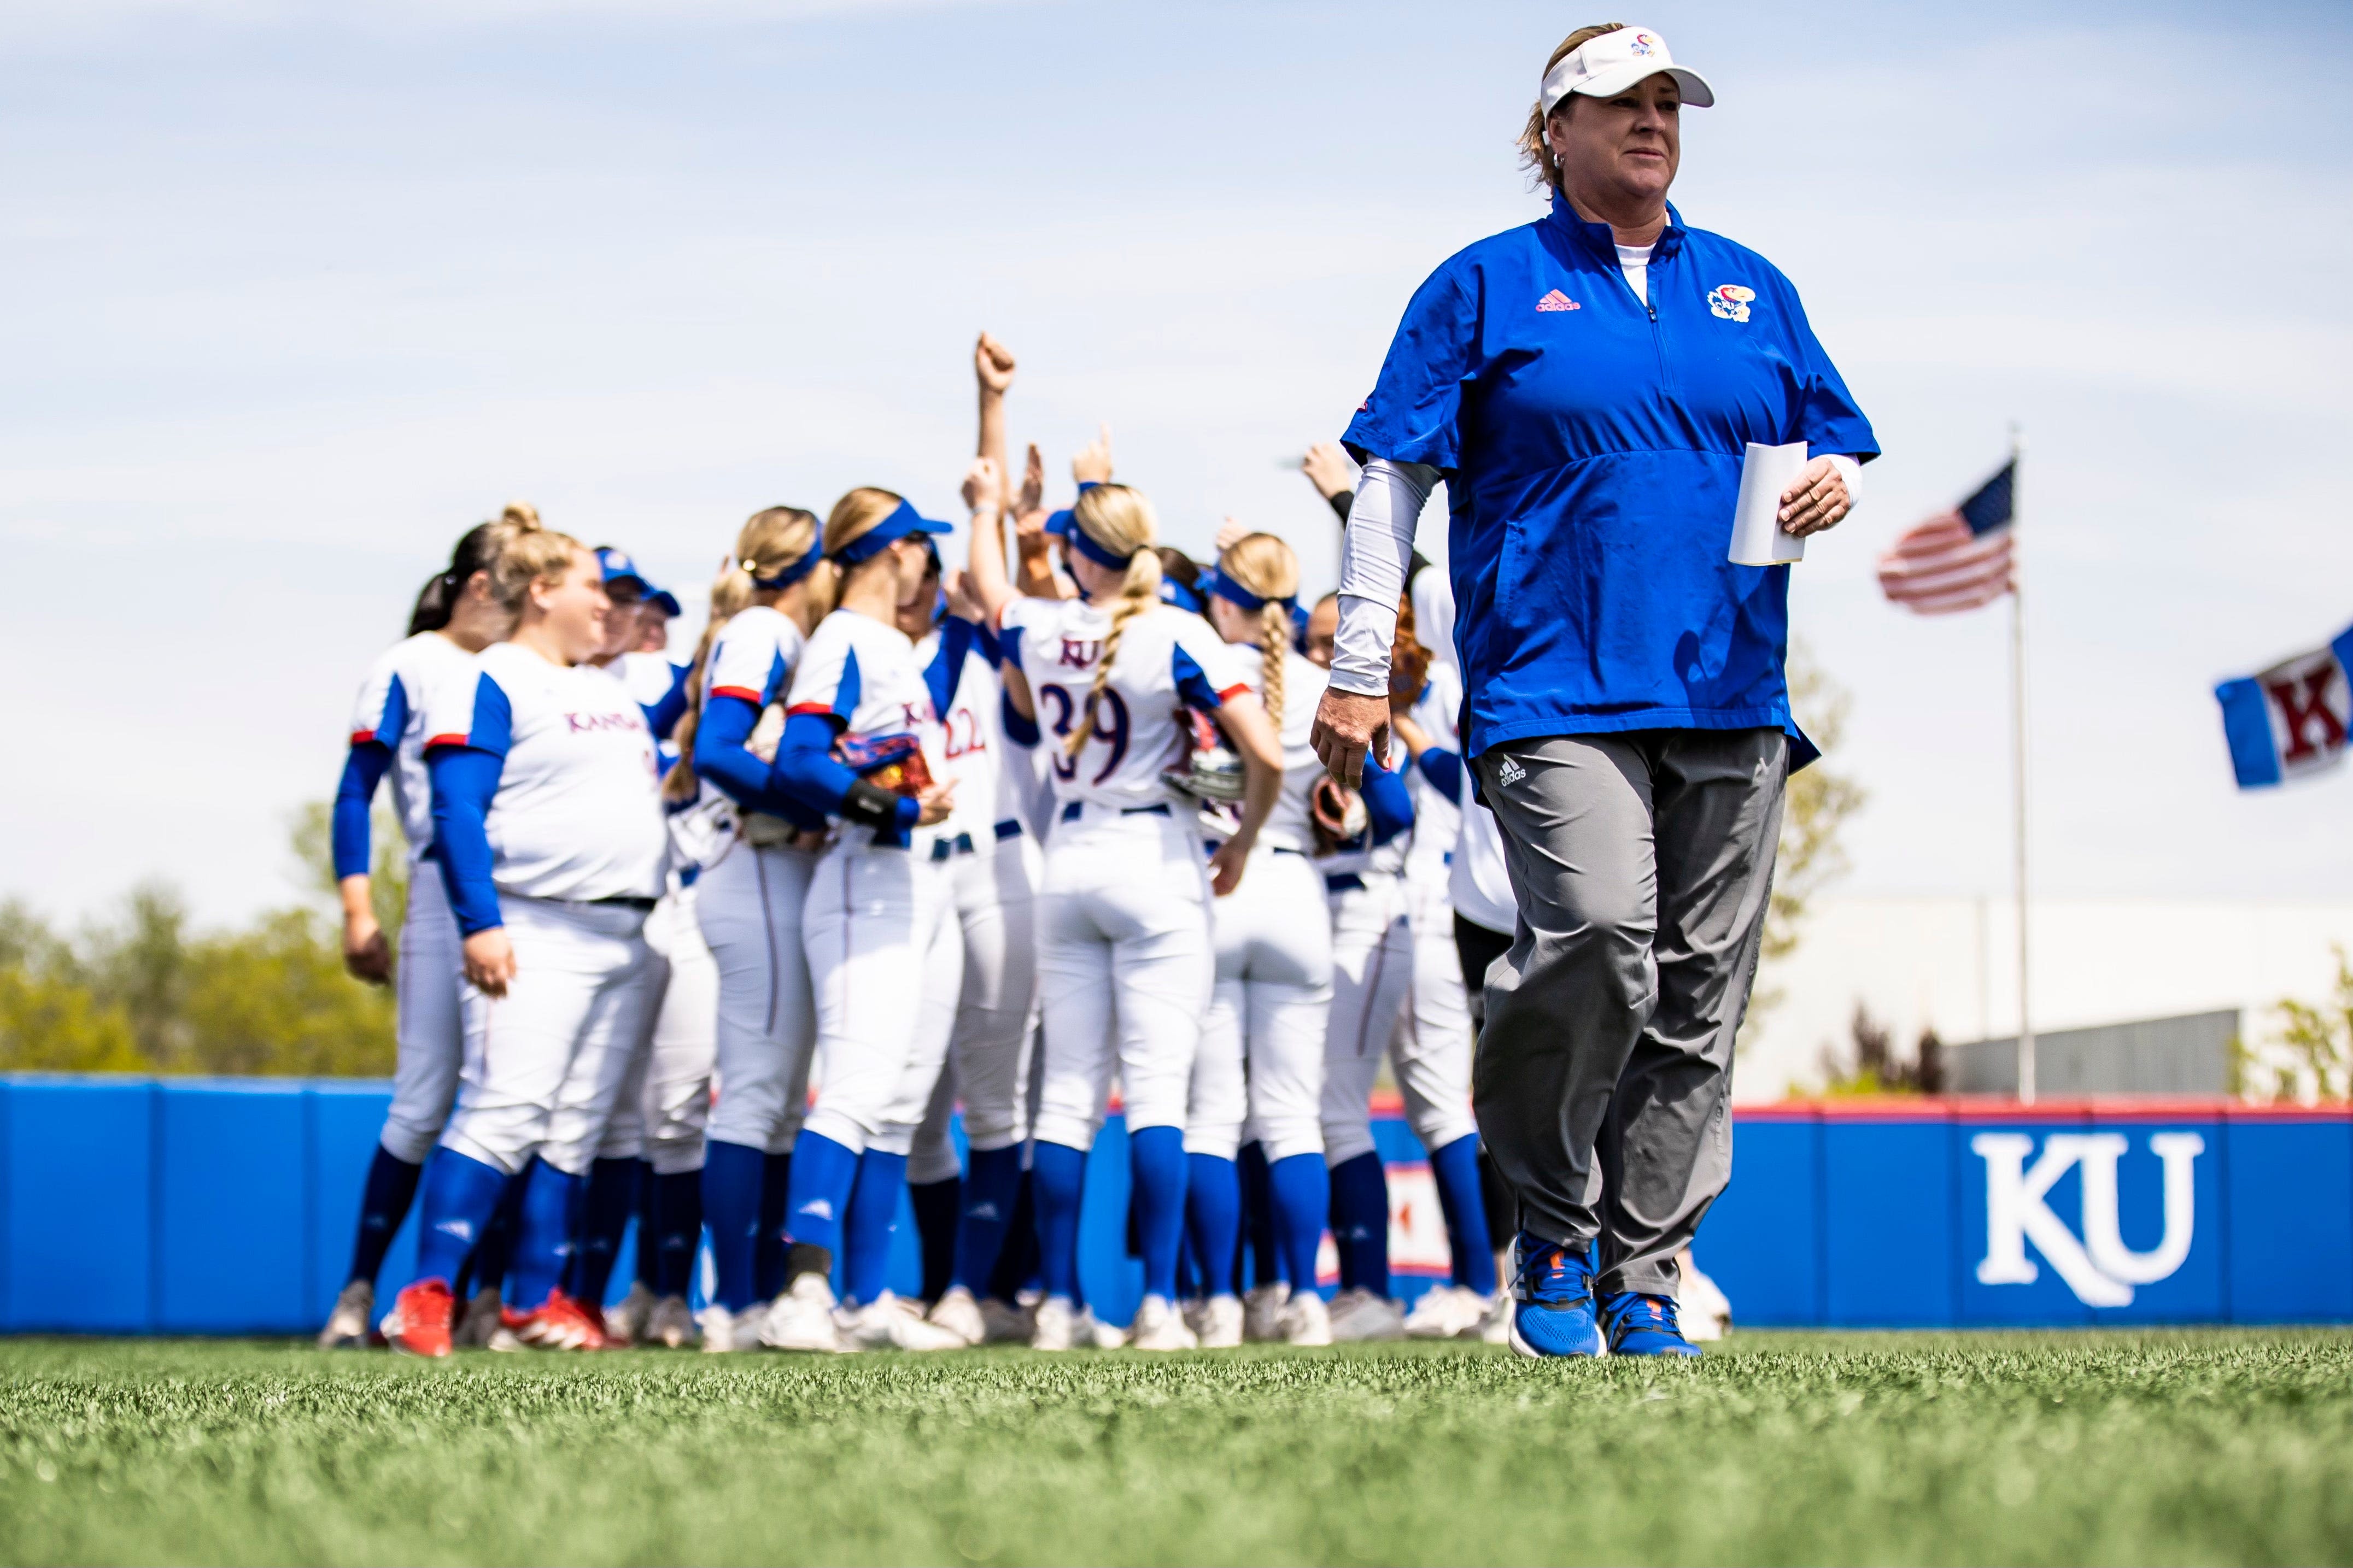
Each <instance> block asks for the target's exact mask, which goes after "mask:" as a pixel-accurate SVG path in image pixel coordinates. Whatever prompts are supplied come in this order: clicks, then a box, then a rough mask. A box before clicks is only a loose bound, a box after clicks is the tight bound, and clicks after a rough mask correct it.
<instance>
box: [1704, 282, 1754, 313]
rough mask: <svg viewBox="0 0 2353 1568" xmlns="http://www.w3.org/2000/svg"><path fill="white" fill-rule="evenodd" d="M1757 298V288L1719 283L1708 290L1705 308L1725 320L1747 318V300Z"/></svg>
mask: <svg viewBox="0 0 2353 1568" xmlns="http://www.w3.org/2000/svg"><path fill="white" fill-rule="evenodd" d="M1755 298H1757V290H1756V289H1748V288H1744V287H1743V286H1741V285H1740V284H1737V283H1719V284H1717V285H1716V286H1715V288H1714V289H1709V290H1708V295H1707V308H1708V310H1710V311H1712V312H1713V313H1715V314H1716V315H1719V316H1722V317H1723V318H1724V319H1725V321H1746V320H1747V319H1748V301H1749V300H1754V299H1755Z"/></svg>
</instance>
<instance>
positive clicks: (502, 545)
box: [408, 500, 539, 637]
mask: <svg viewBox="0 0 2353 1568" xmlns="http://www.w3.org/2000/svg"><path fill="white" fill-rule="evenodd" d="M538 526H539V509H538V508H536V507H534V506H533V505H532V504H531V503H530V502H529V501H520V500H517V501H509V502H508V503H507V504H506V508H505V510H503V511H501V512H500V514H499V516H498V518H497V520H496V521H491V522H478V523H476V524H475V525H474V526H473V527H471V528H470V529H468V530H467V531H465V532H464V533H463V534H461V535H459V539H458V547H457V548H456V549H455V550H453V551H451V552H449V565H448V569H447V570H446V571H442V572H438V573H436V574H434V575H432V576H430V577H428V578H427V579H426V580H425V586H424V587H423V588H421V589H419V590H417V603H416V605H414V606H412V607H411V608H410V610H409V612H408V635H409V636H410V637H415V636H416V635H417V633H419V632H438V631H439V630H441V629H442V628H443V627H445V626H448V624H449V616H450V615H451V614H452V613H453V612H454V611H455V610H456V609H457V607H458V595H460V594H463V593H464V592H465V591H466V584H468V583H470V582H472V581H473V579H474V574H476V573H477V572H487V573H489V574H491V588H492V591H493V592H494V593H495V592H496V591H497V588H498V565H499V558H500V557H501V555H503V554H504V553H505V552H506V549H507V546H508V545H509V544H511V543H512V542H513V541H514V538H515V536H516V535H517V534H519V533H522V532H524V531H527V530H531V529H536V528H537V527H538Z"/></svg>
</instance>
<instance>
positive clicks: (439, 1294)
mask: <svg viewBox="0 0 2353 1568" xmlns="http://www.w3.org/2000/svg"><path fill="white" fill-rule="evenodd" d="M457 1315H458V1303H457V1300H456V1299H455V1298H453V1297H452V1296H451V1295H450V1294H449V1285H448V1281H447V1280H444V1279H419V1280H418V1281H417V1283H415V1284H414V1285H411V1286H408V1287H407V1288H406V1289H403V1290H402V1291H401V1293H400V1294H399V1295H398V1296H397V1297H396V1298H394V1300H393V1305H392V1313H391V1316H390V1318H389V1320H388V1321H387V1328H386V1332H385V1338H387V1339H389V1340H390V1341H391V1342H392V1348H393V1349H394V1350H396V1351H399V1352H402V1353H404V1354H406V1355H421V1356H427V1357H437V1358H438V1357H440V1356H446V1355H448V1353H449V1330H450V1327H451V1325H452V1324H453V1323H454V1322H455V1321H456V1319H457Z"/></svg>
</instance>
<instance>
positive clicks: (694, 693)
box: [662, 506, 831, 801]
mask: <svg viewBox="0 0 2353 1568" xmlns="http://www.w3.org/2000/svg"><path fill="white" fill-rule="evenodd" d="M816 542H817V514H816V513H815V512H811V511H803V510H801V509H800V508H799V507H797V506H772V507H768V508H765V509H764V510H760V511H755V512H754V513H753V514H752V515H751V516H750V517H749V518H747V519H746V520H744V526H743V527H742V528H740V529H738V530H737V531H736V532H735V550H734V552H733V554H731V555H729V556H728V557H727V563H726V564H725V565H724V566H722V567H721V568H720V569H719V575H718V576H716V577H713V578H712V580H711V619H710V620H708V621H706V622H705V623H703V627H702V638H701V639H700V640H699V641H697V642H696V643H695V645H694V658H692V660H691V661H690V662H689V664H688V666H687V671H686V711H685V712H683V713H681V714H680V715H679V719H678V726H677V728H676V729H674V730H672V731H670V735H671V743H672V744H673V745H675V746H676V747H677V748H678V761H677V762H675V763H671V764H670V772H669V773H665V774H663V775H662V796H663V798H664V799H667V800H674V801H688V800H692V799H693V798H694V795H695V790H696V788H697V775H696V773H695V771H694V736H695V731H698V730H700V729H701V728H702V687H703V680H702V675H703V671H704V670H705V669H706V668H709V666H710V663H711V648H712V644H714V643H716V642H717V641H718V640H719V633H720V631H721V629H722V628H723V627H724V626H726V625H727V623H728V622H729V621H731V620H733V619H734V618H735V616H737V615H739V614H740V613H742V611H743V610H744V608H745V607H746V606H748V605H750V604H751V603H752V595H754V594H756V593H758V592H759V589H760V584H759V583H758V581H757V579H759V578H761V577H774V576H775V575H776V574H778V573H779V572H782V571H784V570H785V569H786V567H788V566H791V565H793V564H794V563H797V562H798V561H799V560H800V559H801V558H802V557H803V556H805V555H807V553H808V552H809V547H810V546H811V545H813V544H815V543H816ZM830 570H831V566H830V564H829V563H826V562H823V561H820V562H818V563H817V565H816V567H815V568H814V569H813V570H812V571H811V572H810V574H809V576H810V578H811V579H815V578H816V577H818V575H820V574H825V573H828V572H829V571H830ZM826 591H827V590H826V588H825V586H824V585H822V584H817V583H815V582H814V581H812V582H811V585H810V592H811V593H812V594H813V595H815V594H820V593H823V592H826Z"/></svg>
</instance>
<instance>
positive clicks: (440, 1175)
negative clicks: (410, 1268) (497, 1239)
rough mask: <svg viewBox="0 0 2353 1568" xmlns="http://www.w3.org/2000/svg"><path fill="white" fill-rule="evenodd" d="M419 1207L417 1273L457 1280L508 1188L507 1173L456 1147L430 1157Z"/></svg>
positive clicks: (451, 1282) (420, 1276)
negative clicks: (462, 1152)
mask: <svg viewBox="0 0 2353 1568" xmlns="http://www.w3.org/2000/svg"><path fill="white" fill-rule="evenodd" d="M419 1185H420V1187H421V1188H422V1191H421V1193H420V1194H419V1196H418V1199H417V1278H418V1279H438V1280H440V1281H441V1282H442V1283H444V1284H446V1285H451V1286H453V1287H454V1285H455V1284H456V1282H457V1279H458V1276H459V1272H460V1271H461V1270H463V1269H464V1268H465V1266H466V1255H467V1254H468V1253H470V1252H471V1251H472V1250H473V1249H474V1245H475V1243H476V1242H477V1241H479V1240H480V1238H481V1234H482V1229H483V1227H484V1226H487V1225H489V1224H490V1221H491V1215H494V1214H496V1213H497V1212H498V1209H499V1199H500V1198H501V1196H502V1195H504V1194H505V1192H506V1190H507V1173H505V1172H504V1171H501V1170H500V1169H499V1168H498V1167H497V1166H495V1165H485V1164H483V1163H481V1162H480V1160H474V1159H470V1158H468V1157H467V1156H466V1155H463V1154H460V1153H459V1152H457V1151H456V1150H455V1149H436V1150H434V1151H433V1152H432V1153H431V1154H429V1155H427V1157H426V1160H425V1169H424V1180H423V1181H422V1182H421V1183H420V1184H419Z"/></svg>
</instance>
